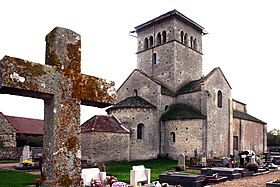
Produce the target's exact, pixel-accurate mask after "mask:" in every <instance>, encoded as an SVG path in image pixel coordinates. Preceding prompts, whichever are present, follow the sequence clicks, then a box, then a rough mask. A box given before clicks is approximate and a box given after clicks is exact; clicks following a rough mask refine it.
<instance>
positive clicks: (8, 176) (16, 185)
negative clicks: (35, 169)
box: [0, 170, 41, 187]
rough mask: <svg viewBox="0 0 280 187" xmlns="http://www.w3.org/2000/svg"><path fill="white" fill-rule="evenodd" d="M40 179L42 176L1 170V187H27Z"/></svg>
mask: <svg viewBox="0 0 280 187" xmlns="http://www.w3.org/2000/svg"><path fill="white" fill-rule="evenodd" d="M39 177H41V176H40V175H32V174H30V173H24V172H21V171H11V170H0V181H1V182H0V187H7V186H9V187H26V186H28V185H31V184H33V183H34V181H35V179H36V178H39Z"/></svg>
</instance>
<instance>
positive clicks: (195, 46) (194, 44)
mask: <svg viewBox="0 0 280 187" xmlns="http://www.w3.org/2000/svg"><path fill="white" fill-rule="evenodd" d="M193 48H194V49H195V50H196V49H197V42H196V38H195V39H194V40H193Z"/></svg>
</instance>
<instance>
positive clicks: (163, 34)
mask: <svg viewBox="0 0 280 187" xmlns="http://www.w3.org/2000/svg"><path fill="white" fill-rule="evenodd" d="M162 43H166V31H162Z"/></svg>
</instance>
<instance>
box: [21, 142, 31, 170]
mask: <svg viewBox="0 0 280 187" xmlns="http://www.w3.org/2000/svg"><path fill="white" fill-rule="evenodd" d="M24 160H30V161H31V162H32V158H31V150H30V147H29V146H28V145H25V146H24V147H23V149H22V156H21V157H20V167H22V162H23V161H24Z"/></svg>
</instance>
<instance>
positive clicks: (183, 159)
mask: <svg viewBox="0 0 280 187" xmlns="http://www.w3.org/2000/svg"><path fill="white" fill-rule="evenodd" d="M177 168H178V169H180V170H182V171H184V170H185V169H186V157H185V155H184V154H183V153H181V154H180V155H179V156H178V165H177Z"/></svg>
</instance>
